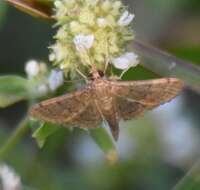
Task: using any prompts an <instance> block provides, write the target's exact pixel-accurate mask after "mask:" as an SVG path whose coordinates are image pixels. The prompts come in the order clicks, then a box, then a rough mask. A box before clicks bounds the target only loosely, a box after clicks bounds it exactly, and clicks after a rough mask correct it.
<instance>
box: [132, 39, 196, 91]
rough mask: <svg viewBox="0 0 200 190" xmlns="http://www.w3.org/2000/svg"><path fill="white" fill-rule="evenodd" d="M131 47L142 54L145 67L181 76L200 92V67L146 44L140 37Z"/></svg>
mask: <svg viewBox="0 0 200 190" xmlns="http://www.w3.org/2000/svg"><path fill="white" fill-rule="evenodd" d="M131 48H133V51H135V52H136V53H137V54H138V55H139V56H141V58H140V59H141V61H142V65H143V66H144V67H146V68H148V69H149V70H151V71H153V72H155V73H157V74H158V75H161V76H166V77H177V78H180V79H182V80H183V81H185V83H186V85H188V87H190V88H192V89H193V90H195V91H197V92H198V93H200V67H198V66H196V65H194V64H192V63H190V62H187V61H183V60H181V59H178V58H176V57H175V56H173V55H170V54H169V53H166V52H164V51H162V50H159V49H158V48H155V47H153V46H150V45H148V44H145V43H143V42H142V41H140V40H139V39H135V40H134V42H133V43H132V45H131Z"/></svg>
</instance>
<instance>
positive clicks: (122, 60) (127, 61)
mask: <svg viewBox="0 0 200 190" xmlns="http://www.w3.org/2000/svg"><path fill="white" fill-rule="evenodd" d="M112 64H113V65H114V66H115V67H116V68H118V69H121V70H126V69H128V68H130V67H136V66H137V65H138V64H139V61H138V56H137V55H136V54H134V53H132V52H127V53H125V54H124V55H121V56H120V57H117V58H114V59H112Z"/></svg>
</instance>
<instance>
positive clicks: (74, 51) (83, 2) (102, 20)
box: [49, 0, 134, 76]
mask: <svg viewBox="0 0 200 190" xmlns="http://www.w3.org/2000/svg"><path fill="white" fill-rule="evenodd" d="M54 17H55V19H56V20H57V26H58V27H59V28H58V32H57V34H56V35H55V40H56V41H55V44H54V45H52V46H51V47H50V49H51V53H50V56H49V58H50V61H51V62H53V64H54V65H57V66H58V67H59V68H60V69H62V70H63V71H64V73H65V74H72V76H75V74H74V73H76V70H75V68H80V69H81V71H82V72H83V73H84V72H87V69H86V68H89V67H92V64H94V67H96V68H98V69H100V70H103V68H104V67H105V64H107V63H111V59H112V57H117V56H120V55H121V54H122V53H123V52H124V50H125V49H126V46H127V44H128V42H130V41H131V40H133V38H134V35H133V32H132V30H131V28H130V27H129V24H130V23H131V21H132V20H133V18H134V15H133V14H130V13H129V12H128V11H127V10H126V7H125V6H124V5H123V4H122V2H121V1H119V0H116V1H112V0H56V1H55V15H54ZM86 65H87V67H86ZM70 76H71V75H70Z"/></svg>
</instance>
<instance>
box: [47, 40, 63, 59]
mask: <svg viewBox="0 0 200 190" xmlns="http://www.w3.org/2000/svg"><path fill="white" fill-rule="evenodd" d="M51 49H52V50H53V52H52V53H51V54H50V55H49V61H57V62H60V61H61V60H62V59H63V58H64V56H65V54H66V49H65V48H64V47H63V46H62V45H60V44H55V45H53V46H51Z"/></svg>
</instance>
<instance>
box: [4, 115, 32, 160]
mask: <svg viewBox="0 0 200 190" xmlns="http://www.w3.org/2000/svg"><path fill="white" fill-rule="evenodd" d="M28 121H29V119H28V116H26V117H25V118H24V119H23V120H22V121H21V122H20V123H19V125H18V126H17V128H16V129H15V130H14V131H13V133H12V134H11V136H10V137H9V139H8V140H7V141H6V143H5V144H4V145H3V146H2V147H1V149H0V160H3V159H4V158H5V157H6V155H7V154H8V153H9V151H11V149H12V148H13V147H14V146H16V144H17V143H18V142H19V141H20V140H21V139H22V137H24V135H25V134H26V132H27V131H28V130H29V128H28V127H27V124H28Z"/></svg>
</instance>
